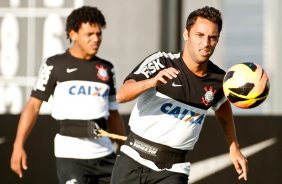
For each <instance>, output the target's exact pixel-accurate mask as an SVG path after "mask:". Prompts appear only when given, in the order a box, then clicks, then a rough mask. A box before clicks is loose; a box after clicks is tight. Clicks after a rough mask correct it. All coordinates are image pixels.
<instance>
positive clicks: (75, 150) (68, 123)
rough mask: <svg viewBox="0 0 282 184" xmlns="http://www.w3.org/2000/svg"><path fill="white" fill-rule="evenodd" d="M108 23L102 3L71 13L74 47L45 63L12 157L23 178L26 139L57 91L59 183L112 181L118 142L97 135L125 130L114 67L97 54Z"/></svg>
mask: <svg viewBox="0 0 282 184" xmlns="http://www.w3.org/2000/svg"><path fill="white" fill-rule="evenodd" d="M105 26H106V21H105V18H104V16H103V14H102V13H101V11H100V10H99V9H97V8H96V7H90V6H83V7H80V8H78V9H75V10H73V11H72V12H71V14H70V15H69V16H68V17H67V21H66V34H67V38H69V39H70V41H71V42H72V46H71V48H69V49H67V50H66V51H65V52H64V53H62V54H57V55H55V56H52V57H49V58H48V59H47V60H46V61H45V62H43V64H42V66H41V69H40V71H39V76H38V80H37V82H36V84H35V86H34V88H33V90H32V92H31V97H30V98H29V100H28V102H27V104H26V106H25V108H24V110H23V112H22V114H21V117H20V120H19V125H18V130H17V135H16V139H15V142H14V149H13V153H12V157H11V168H12V170H13V171H14V172H16V173H17V174H18V175H19V177H23V172H22V169H24V170H26V169H27V155H26V152H25V150H24V143H25V141H26V139H27V137H28V135H29V133H30V131H31V130H32V128H33V126H34V124H35V122H36V119H37V117H38V114H39V110H40V107H41V104H42V102H43V101H47V100H48V99H49V97H50V96H51V95H52V96H53V109H52V117H53V118H55V119H56V120H58V122H59V123H60V126H61V129H60V132H59V133H58V134H57V135H56V137H55V156H56V165H57V175H58V180H59V183H60V184H68V183H77V184H102V183H103V184H104V183H110V176H111V172H112V168H113V164H114V160H115V154H114V152H113V145H112V142H111V140H110V139H109V138H108V137H97V130H98V129H99V128H107V129H108V130H109V131H110V132H113V133H116V134H120V135H124V134H125V130H124V125H123V122H122V118H121V116H120V114H119V112H118V106H117V103H116V99H115V95H116V89H115V76H114V75H115V73H114V68H113V65H112V64H111V63H110V62H108V61H106V60H104V59H101V58H99V57H97V56H96V54H97V52H98V49H99V46H100V44H101V41H102V28H104V27H105ZM120 144H121V142H120Z"/></svg>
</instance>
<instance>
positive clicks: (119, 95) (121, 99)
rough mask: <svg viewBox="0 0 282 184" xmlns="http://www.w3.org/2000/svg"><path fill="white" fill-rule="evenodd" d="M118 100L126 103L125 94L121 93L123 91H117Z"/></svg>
mask: <svg viewBox="0 0 282 184" xmlns="http://www.w3.org/2000/svg"><path fill="white" fill-rule="evenodd" d="M116 101H117V103H124V102H126V100H125V95H124V94H123V93H121V92H117V94H116Z"/></svg>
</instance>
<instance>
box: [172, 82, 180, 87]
mask: <svg viewBox="0 0 282 184" xmlns="http://www.w3.org/2000/svg"><path fill="white" fill-rule="evenodd" d="M172 86H173V87H180V86H182V85H181V84H175V82H173V83H172Z"/></svg>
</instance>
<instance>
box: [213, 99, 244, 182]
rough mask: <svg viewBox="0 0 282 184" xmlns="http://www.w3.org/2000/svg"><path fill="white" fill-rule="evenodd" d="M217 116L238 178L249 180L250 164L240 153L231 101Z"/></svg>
mask: <svg viewBox="0 0 282 184" xmlns="http://www.w3.org/2000/svg"><path fill="white" fill-rule="evenodd" d="M215 115H216V118H217V120H218V121H219V123H220V125H221V127H222V129H223V131H224V133H225V136H226V138H227V141H228V144H229V151H230V153H229V156H230V159H231V161H232V162H233V164H234V166H235V169H236V171H237V173H238V174H239V177H238V178H239V179H242V178H243V179H244V180H247V172H248V163H247V160H246V159H245V157H244V156H243V155H242V153H241V151H240V147H239V143H238V141H237V136H236V130H235V124H234V119H233V115H232V109H231V106H230V103H229V101H226V102H225V103H224V104H222V105H221V107H220V108H219V109H218V110H217V111H215Z"/></svg>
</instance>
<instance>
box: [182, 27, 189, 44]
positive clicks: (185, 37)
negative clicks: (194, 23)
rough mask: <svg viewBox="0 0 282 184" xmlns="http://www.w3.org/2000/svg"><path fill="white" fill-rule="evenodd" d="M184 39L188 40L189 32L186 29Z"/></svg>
mask: <svg viewBox="0 0 282 184" xmlns="http://www.w3.org/2000/svg"><path fill="white" fill-rule="evenodd" d="M183 39H184V40H185V41H187V40H188V31H187V29H185V30H184V32H183Z"/></svg>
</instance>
